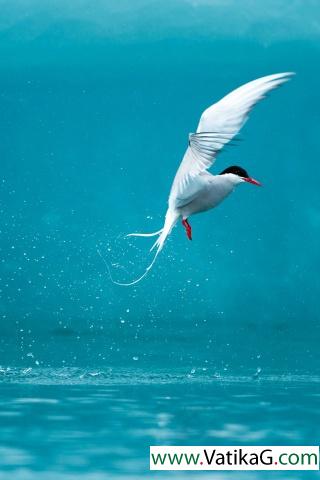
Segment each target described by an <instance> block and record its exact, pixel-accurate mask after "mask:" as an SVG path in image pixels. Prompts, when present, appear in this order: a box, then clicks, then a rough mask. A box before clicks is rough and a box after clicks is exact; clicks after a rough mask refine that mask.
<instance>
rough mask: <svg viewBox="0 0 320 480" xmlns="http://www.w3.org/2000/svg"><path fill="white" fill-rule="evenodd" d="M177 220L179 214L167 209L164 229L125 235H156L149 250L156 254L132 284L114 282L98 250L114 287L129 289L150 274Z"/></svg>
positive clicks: (99, 253)
mask: <svg viewBox="0 0 320 480" xmlns="http://www.w3.org/2000/svg"><path fill="white" fill-rule="evenodd" d="M178 218H179V214H178V213H177V212H175V211H172V210H170V209H168V211H167V213H166V219H165V223H164V227H163V228H161V230H158V231H157V232H153V233H129V234H128V235H126V237H155V236H156V235H158V238H157V240H156V241H155V242H154V244H153V245H152V247H151V249H150V251H152V250H153V249H154V248H155V249H156V252H155V254H154V256H153V259H152V262H151V263H150V265H148V267H147V268H146V269H145V271H144V272H143V274H142V275H141V276H140V277H138V278H136V279H135V280H133V281H132V282H128V283H122V282H117V281H116V280H114V278H113V276H112V273H111V268H110V265H109V264H108V262H107V261H106V259H105V258H104V257H103V255H102V253H101V252H100V250H99V249H98V250H97V253H98V255H99V256H100V257H101V258H102V260H103V263H104V264H105V266H106V269H107V272H108V275H109V278H110V280H111V282H112V283H114V284H115V285H120V286H121V287H130V286H131V285H135V284H137V283H139V282H140V281H141V280H142V279H143V278H145V277H146V276H147V275H148V273H149V272H150V270H151V269H152V267H153V266H154V264H155V262H156V260H157V257H158V255H159V253H160V252H161V250H162V249H163V246H164V243H165V241H166V239H167V237H168V236H169V235H170V233H171V230H172V228H173V227H174V225H175V224H176V223H177V220H178Z"/></svg>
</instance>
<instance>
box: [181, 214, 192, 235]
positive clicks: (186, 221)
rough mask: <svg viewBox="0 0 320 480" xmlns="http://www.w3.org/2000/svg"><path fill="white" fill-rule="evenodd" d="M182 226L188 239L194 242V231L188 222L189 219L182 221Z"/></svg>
mask: <svg viewBox="0 0 320 480" xmlns="http://www.w3.org/2000/svg"><path fill="white" fill-rule="evenodd" d="M182 225H183V226H184V228H185V229H186V234H187V237H188V238H189V240H192V229H191V225H190V223H189V222H188V219H187V218H186V219H183V220H182Z"/></svg>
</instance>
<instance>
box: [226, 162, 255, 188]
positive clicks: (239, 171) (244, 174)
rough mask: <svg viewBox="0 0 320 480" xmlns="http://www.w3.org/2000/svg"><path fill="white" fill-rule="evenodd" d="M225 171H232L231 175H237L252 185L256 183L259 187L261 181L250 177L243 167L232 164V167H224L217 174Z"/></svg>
mask: <svg viewBox="0 0 320 480" xmlns="http://www.w3.org/2000/svg"><path fill="white" fill-rule="evenodd" d="M225 173H232V174H233V175H237V176H238V177H240V178H241V179H242V180H244V181H245V182H248V183H252V184H253V185H257V186H259V187H261V183H260V182H258V180H255V179H254V178H252V177H250V176H249V174H248V172H247V171H246V170H245V169H244V168H242V167H238V166H237V165H233V166H232V167H228V168H226V169H225V170H223V172H221V173H220V174H219V175H224V174H225Z"/></svg>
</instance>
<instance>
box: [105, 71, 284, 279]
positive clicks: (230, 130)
mask: <svg viewBox="0 0 320 480" xmlns="http://www.w3.org/2000/svg"><path fill="white" fill-rule="evenodd" d="M292 75H293V73H292V72H286V73H277V74H274V75H268V76H266V77H262V78H258V79H257V80H253V81H252V82H249V83H246V84H245V85H242V86H241V87H239V88H237V89H236V90H233V91H232V92H231V93H229V94H228V95H226V96H225V97H223V98H222V99H221V100H219V101H218V102H217V103H215V104H213V105H211V106H210V107H209V108H207V109H206V110H205V111H204V112H203V113H202V115H201V117H200V121H199V125H198V127H197V130H196V132H195V133H190V134H189V145H188V148H187V150H186V152H185V154H184V157H183V159H182V162H181V164H180V167H179V168H178V171H177V173H176V176H175V178H174V180H173V184H172V187H171V191H170V195H169V200H168V209H167V213H166V216H165V222H164V226H163V228H162V229H161V230H159V231H157V232H154V233H130V234H129V235H128V236H129V237H133V236H136V237H152V236H156V235H158V238H157V240H156V242H155V243H154V245H153V246H152V248H151V250H153V249H156V250H155V255H154V257H153V260H152V262H151V264H150V265H149V266H148V267H147V268H146V270H145V271H144V273H143V275H141V276H140V277H139V278H137V279H136V280H134V281H132V282H130V283H120V282H116V281H114V280H113V279H112V277H111V273H110V269H109V268H108V271H109V274H110V277H111V280H112V281H113V282H114V283H116V284H118V285H123V286H129V285H134V284H136V283H138V282H140V280H142V279H143V278H144V277H145V276H146V275H147V274H148V272H149V271H150V270H151V268H152V267H153V265H154V263H155V261H156V258H157V257H158V255H159V253H160V252H161V250H162V248H163V246H164V243H165V241H166V239H167V238H168V236H169V235H170V233H171V231H172V228H173V227H174V226H175V224H176V223H177V221H178V220H179V219H181V220H182V224H183V226H184V228H185V230H186V234H187V237H188V238H189V240H191V239H192V231H191V226H190V223H189V222H188V218H189V217H190V216H191V215H194V214H196V213H200V212H204V211H206V210H210V209H211V208H214V207H216V206H217V205H219V203H221V202H222V200H224V199H225V198H226V197H227V196H228V195H229V194H230V193H231V192H233V190H234V189H235V187H236V186H237V185H240V183H244V182H247V183H251V184H253V185H261V184H260V182H258V181H257V180H254V179H253V178H251V177H250V176H249V175H248V173H247V172H246V170H245V169H243V168H242V167H238V166H232V167H229V168H227V169H225V170H223V172H221V173H220V174H218V175H212V174H211V173H209V172H208V169H209V168H210V167H211V166H212V165H213V164H214V162H215V160H216V158H217V155H218V153H219V152H220V151H221V150H222V148H223V146H224V145H225V144H226V143H228V142H230V140H232V138H233V137H234V136H235V135H237V134H238V133H239V131H240V129H241V128H242V127H243V125H244V124H245V122H246V121H247V119H248V115H249V112H250V110H251V109H252V107H253V106H254V105H255V104H256V103H257V102H258V101H259V100H262V99H263V98H264V97H265V96H266V94H267V93H268V92H269V91H270V90H273V89H274V88H277V87H279V85H281V84H282V83H284V82H286V81H287V80H288V79H289V78H290V77H291V76H292ZM99 253H100V252H99Z"/></svg>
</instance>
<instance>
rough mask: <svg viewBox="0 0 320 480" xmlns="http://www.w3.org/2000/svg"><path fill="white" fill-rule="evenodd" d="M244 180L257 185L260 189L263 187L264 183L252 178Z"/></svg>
mask: <svg viewBox="0 0 320 480" xmlns="http://www.w3.org/2000/svg"><path fill="white" fill-rule="evenodd" d="M243 180H244V181H245V182H248V183H252V184H253V185H257V186H258V187H262V183H260V182H258V180H255V179H254V178H251V177H248V178H244V177H243Z"/></svg>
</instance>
